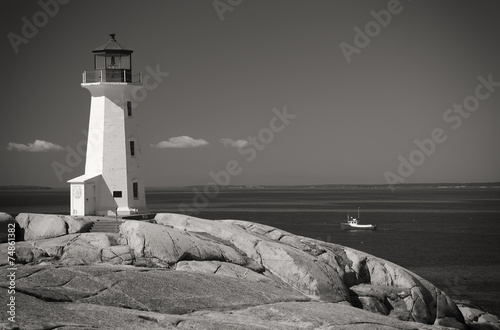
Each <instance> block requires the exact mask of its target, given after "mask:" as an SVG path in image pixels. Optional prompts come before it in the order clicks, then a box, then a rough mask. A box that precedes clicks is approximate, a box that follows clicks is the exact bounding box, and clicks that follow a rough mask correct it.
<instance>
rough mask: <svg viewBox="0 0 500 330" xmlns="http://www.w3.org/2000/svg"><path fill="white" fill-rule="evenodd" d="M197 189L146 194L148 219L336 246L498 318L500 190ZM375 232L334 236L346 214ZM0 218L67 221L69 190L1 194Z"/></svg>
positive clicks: (499, 293) (157, 190)
mask: <svg viewBox="0 0 500 330" xmlns="http://www.w3.org/2000/svg"><path fill="white" fill-rule="evenodd" d="M199 191H203V187H198V188H195V187H193V188H152V189H148V190H147V191H146V195H147V201H148V206H149V208H150V209H151V211H152V212H176V213H179V212H180V211H182V210H184V212H185V211H186V210H190V211H191V212H196V213H192V214H191V215H193V216H197V217H201V218H207V219H239V220H248V221H253V222H258V223H263V224H267V225H270V226H274V227H277V228H280V229H282V230H285V231H288V232H291V233H294V234H297V235H302V236H307V237H311V238H315V239H320V240H323V241H327V242H332V243H336V244H341V245H344V246H348V247H351V248H354V249H358V250H361V251H364V252H367V253H370V254H373V255H375V256H378V257H381V258H383V259H386V260H389V261H392V262H394V263H396V264H398V265H401V266H403V267H405V268H407V269H409V270H411V271H413V272H415V273H417V274H419V275H421V276H422V277H424V278H426V279H427V280H429V281H430V282H432V283H433V284H435V285H436V286H437V287H438V288H440V289H442V290H443V291H445V292H446V293H448V294H449V295H450V296H451V297H452V298H453V299H455V300H459V301H469V302H472V303H474V304H476V305H478V306H480V307H483V308H485V309H486V310H488V311H490V312H492V313H494V314H497V315H500V300H499V299H498V296H499V295H500V277H499V276H498V274H500V189H492V188H483V189H481V188H460V189H453V188H446V189H439V188H432V189H409V188H402V189H396V190H394V191H391V190H389V189H383V188H375V189H359V188H357V189H354V188H348V189H340V188H321V187H290V188H286V187H275V188H262V187H261V188H225V189H220V191H219V192H217V193H215V192H214V191H212V194H200V192H199ZM358 209H359V213H360V220H361V222H362V223H365V224H376V225H377V230H376V231H341V230H340V223H341V222H343V221H345V220H346V217H347V213H348V212H349V213H350V215H352V216H356V217H357V215H358ZM0 211H3V212H7V213H11V214H17V213H20V212H33V213H58V214H68V213H69V190H67V189H52V190H29V191H22V190H16V191H0Z"/></svg>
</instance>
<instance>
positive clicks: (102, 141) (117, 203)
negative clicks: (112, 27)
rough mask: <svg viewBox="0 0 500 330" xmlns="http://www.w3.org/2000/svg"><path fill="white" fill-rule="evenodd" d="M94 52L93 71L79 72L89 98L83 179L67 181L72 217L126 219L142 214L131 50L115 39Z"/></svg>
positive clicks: (136, 84) (143, 199)
mask: <svg viewBox="0 0 500 330" xmlns="http://www.w3.org/2000/svg"><path fill="white" fill-rule="evenodd" d="M110 36H111V40H109V41H108V42H107V43H106V44H104V45H102V46H101V47H98V48H96V49H94V50H93V51H92V52H93V53H94V70H93V71H85V72H84V73H83V82H82V84H81V85H82V87H83V88H86V89H88V90H89V91H90V94H91V95H92V99H91V104H90V120H89V131H88V138H87V139H88V140H87V157H86V162H85V174H84V175H82V176H79V177H77V178H74V179H72V180H69V181H68V182H69V183H70V185H71V214H72V215H130V214H135V213H144V212H146V211H147V207H146V196H145V193H144V180H143V176H142V169H141V149H140V144H139V137H138V128H137V122H136V116H135V111H136V109H133V107H132V100H131V96H132V95H135V94H134V93H136V92H137V89H139V88H142V83H141V75H140V74H138V75H132V50H130V49H128V48H125V47H123V46H122V45H120V44H119V43H118V42H117V41H116V39H115V34H110Z"/></svg>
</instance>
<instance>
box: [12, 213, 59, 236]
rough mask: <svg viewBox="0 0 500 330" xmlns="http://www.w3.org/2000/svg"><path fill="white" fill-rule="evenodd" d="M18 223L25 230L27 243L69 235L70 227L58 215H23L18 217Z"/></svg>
mask: <svg viewBox="0 0 500 330" xmlns="http://www.w3.org/2000/svg"><path fill="white" fill-rule="evenodd" d="M16 222H17V223H18V224H19V226H20V227H21V228H22V229H24V239H25V240H26V241H32V240H39V239H44V238H52V237H58V236H62V235H66V234H67V233H68V230H67V226H68V225H67V224H66V222H65V221H64V220H63V219H62V217H60V216H57V215H52V214H33V213H21V214H19V215H18V216H17V217H16Z"/></svg>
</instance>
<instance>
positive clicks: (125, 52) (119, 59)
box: [83, 33, 133, 83]
mask: <svg viewBox="0 0 500 330" xmlns="http://www.w3.org/2000/svg"><path fill="white" fill-rule="evenodd" d="M115 36H116V34H114V33H111V34H110V37H111V39H110V40H109V41H108V42H107V43H105V44H104V45H102V46H99V47H97V48H95V49H94V50H92V53H94V70H95V71H93V72H92V71H86V72H85V73H84V78H83V83H94V82H124V83H130V82H132V52H133V51H132V50H131V49H129V48H127V47H124V46H123V45H121V44H119V43H118V41H116V38H115Z"/></svg>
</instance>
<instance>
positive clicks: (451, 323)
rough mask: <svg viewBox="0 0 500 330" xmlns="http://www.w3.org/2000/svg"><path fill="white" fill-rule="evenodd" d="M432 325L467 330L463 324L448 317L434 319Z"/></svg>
mask: <svg viewBox="0 0 500 330" xmlns="http://www.w3.org/2000/svg"><path fill="white" fill-rule="evenodd" d="M434 325H439V326H443V327H448V328H454V329H460V330H468V327H467V326H466V325H465V324H463V323H460V322H458V321H457V319H456V318H454V317H448V316H447V317H443V318H436V321H435V322H434Z"/></svg>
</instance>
